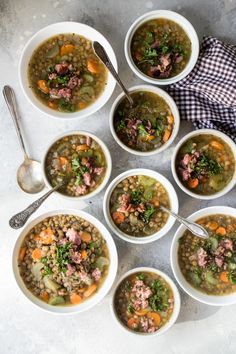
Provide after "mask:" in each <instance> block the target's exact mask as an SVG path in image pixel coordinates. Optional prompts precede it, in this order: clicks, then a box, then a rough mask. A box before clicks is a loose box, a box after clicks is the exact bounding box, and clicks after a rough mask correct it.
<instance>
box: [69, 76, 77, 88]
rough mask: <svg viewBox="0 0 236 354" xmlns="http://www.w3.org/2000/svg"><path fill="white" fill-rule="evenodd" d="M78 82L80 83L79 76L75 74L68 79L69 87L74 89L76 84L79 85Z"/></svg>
mask: <svg viewBox="0 0 236 354" xmlns="http://www.w3.org/2000/svg"><path fill="white" fill-rule="evenodd" d="M78 84H79V79H78V76H76V75H74V76H72V77H71V78H70V80H69V81H68V83H67V87H69V89H71V90H73V89H74V88H75V87H76V86H78Z"/></svg>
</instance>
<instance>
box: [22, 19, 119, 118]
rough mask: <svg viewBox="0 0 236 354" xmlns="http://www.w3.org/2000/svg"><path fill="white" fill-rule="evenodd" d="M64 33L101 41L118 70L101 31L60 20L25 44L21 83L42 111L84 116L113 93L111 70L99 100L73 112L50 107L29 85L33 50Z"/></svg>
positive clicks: (73, 116)
mask: <svg viewBox="0 0 236 354" xmlns="http://www.w3.org/2000/svg"><path fill="white" fill-rule="evenodd" d="M63 33H76V34H79V35H82V36H84V37H85V38H87V39H89V40H91V41H98V42H99V43H101V44H102V46H103V47H104V48H105V50H106V52H107V54H108V56H109V58H110V59H111V61H112V64H113V66H114V67H115V69H116V70H117V61H116V56H115V53H114V51H113V49H112V47H111V45H110V43H109V42H108V41H107V39H106V38H105V37H104V36H103V35H102V34H101V33H100V32H98V31H97V30H95V29H94V28H92V27H90V26H88V25H85V24H83V23H78V22H59V23H54V24H52V25H49V26H47V27H44V28H42V29H41V30H40V31H38V32H37V33H35V34H34V35H33V37H32V38H31V39H30V40H29V41H28V43H27V44H26V45H25V48H24V50H23V52H22V54H21V58H20V62H19V79H20V84H21V88H22V90H23V92H24V93H25V95H26V97H27V99H28V100H29V101H30V102H31V103H32V104H33V106H34V107H36V108H37V109H39V110H40V111H41V112H43V113H45V114H47V115H49V116H50V117H54V118H66V119H69V118H84V117H87V116H90V115H92V114H93V113H95V112H97V111H98V110H99V109H101V108H102V107H103V106H104V105H105V103H106V102H107V101H108V99H109V98H110V96H111V95H112V92H113V90H114V88H115V84H116V82H115V80H114V78H113V77H112V75H111V74H110V73H109V72H108V78H107V84H106V85H105V88H104V92H103V93H102V94H101V95H100V96H99V97H98V98H97V100H96V101H95V102H94V103H92V104H91V105H89V106H88V107H87V108H85V109H83V110H81V111H77V112H73V113H66V112H59V111H55V110H53V109H50V108H49V107H47V106H46V105H45V104H43V103H42V102H41V101H40V100H39V99H38V98H37V97H36V96H35V94H34V92H33V91H32V89H31V88H30V87H29V80H28V64H29V61H30V59H31V57H32V54H33V52H34V51H35V49H37V48H38V46H39V45H40V44H42V43H43V42H44V41H46V40H47V39H49V38H50V37H53V36H56V35H58V34H63Z"/></svg>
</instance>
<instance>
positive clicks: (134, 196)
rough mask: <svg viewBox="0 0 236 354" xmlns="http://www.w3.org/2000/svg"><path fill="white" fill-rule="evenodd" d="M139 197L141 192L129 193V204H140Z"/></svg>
mask: <svg viewBox="0 0 236 354" xmlns="http://www.w3.org/2000/svg"><path fill="white" fill-rule="evenodd" d="M141 195H142V192H141V191H140V190H137V191H132V192H131V203H132V204H135V205H138V204H140V202H141Z"/></svg>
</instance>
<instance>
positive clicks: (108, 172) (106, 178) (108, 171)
mask: <svg viewBox="0 0 236 354" xmlns="http://www.w3.org/2000/svg"><path fill="white" fill-rule="evenodd" d="M77 134H79V135H85V136H86V135H87V136H90V137H91V138H92V139H93V140H95V141H96V142H97V143H98V144H99V145H100V147H101V148H102V151H103V153H104V156H105V159H106V163H107V167H106V174H105V176H104V178H103V181H102V183H101V184H100V185H99V186H98V187H97V188H96V189H95V190H94V191H93V192H91V193H88V194H85V195H81V196H76V197H73V196H69V195H65V194H62V193H60V192H58V191H55V192H54V193H56V194H57V195H58V196H60V197H62V198H66V199H69V200H86V199H90V198H92V197H94V196H95V195H97V194H98V193H100V192H101V191H102V190H103V188H104V187H105V185H106V184H107V182H108V181H109V178H110V175H111V169H112V159H111V154H110V151H109V150H108V148H107V146H106V144H105V143H104V142H103V141H102V140H101V139H99V138H98V137H97V136H96V135H94V134H92V133H89V132H87V131H84V130H73V131H69V132H68V133H63V134H60V135H59V136H57V137H56V138H55V139H53V141H51V143H50V145H49V147H48V148H47V149H46V151H45V153H44V156H43V159H42V164H41V165H42V175H43V178H44V181H45V184H46V185H47V187H48V188H52V185H51V184H50V183H49V180H48V178H47V176H46V173H45V165H46V158H47V154H48V152H49V150H50V148H51V147H52V145H53V144H55V142H56V141H58V140H60V139H61V138H63V137H66V136H70V135H77Z"/></svg>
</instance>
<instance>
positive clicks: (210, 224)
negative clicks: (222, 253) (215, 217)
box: [206, 221, 219, 231]
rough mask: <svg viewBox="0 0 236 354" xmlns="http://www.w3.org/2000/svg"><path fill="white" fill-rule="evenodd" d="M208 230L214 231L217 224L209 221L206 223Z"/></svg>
mask: <svg viewBox="0 0 236 354" xmlns="http://www.w3.org/2000/svg"><path fill="white" fill-rule="evenodd" d="M206 226H207V227H208V228H209V229H210V230H212V231H214V230H216V229H217V227H218V226H219V225H218V224H217V222H216V221H209V222H208V223H207V225H206Z"/></svg>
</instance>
